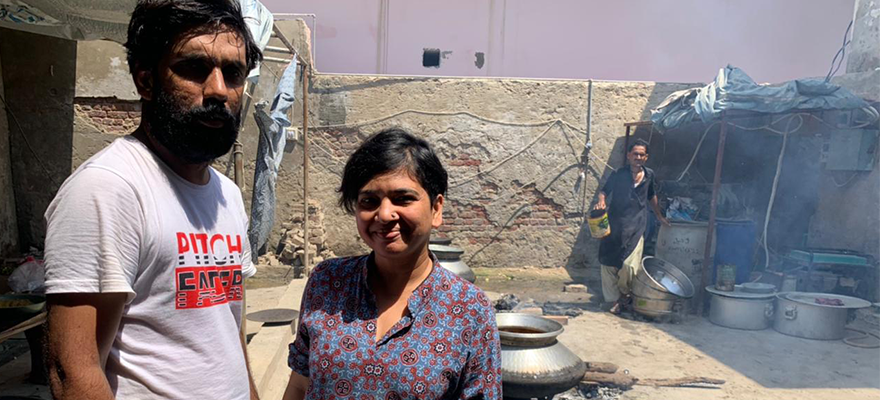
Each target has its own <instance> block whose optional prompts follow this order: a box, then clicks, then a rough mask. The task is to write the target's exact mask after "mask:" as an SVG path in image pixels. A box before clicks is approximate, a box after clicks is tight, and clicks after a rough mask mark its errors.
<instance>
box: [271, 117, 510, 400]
mask: <svg viewBox="0 0 880 400" xmlns="http://www.w3.org/2000/svg"><path fill="white" fill-rule="evenodd" d="M446 187H447V174H446V170H445V169H444V168H443V164H442V163H441V162H440V160H439V159H438V158H437V155H436V154H435V153H434V151H433V149H432V148H431V146H430V145H429V144H428V143H427V142H426V141H424V140H422V139H419V138H417V137H415V136H413V135H411V134H409V133H407V132H404V131H402V130H399V129H391V130H386V131H383V132H380V133H378V134H376V135H373V136H372V137H370V138H369V139H367V140H366V141H365V142H364V143H363V144H362V145H361V147H360V148H358V150H357V151H355V152H354V154H352V156H351V158H349V160H348V162H347V163H346V165H345V171H344V174H343V177H342V185H341V186H340V188H339V193H340V199H339V204H340V206H342V207H343V208H344V209H345V210H346V211H348V212H349V213H351V214H353V215H354V216H355V219H356V221H357V228H358V234H360V236H361V238H363V239H364V242H366V244H367V245H368V246H369V247H370V248H371V249H372V250H373V252H372V253H371V254H369V255H364V256H360V257H349V258H338V259H333V260H328V261H325V262H323V263H321V264H319V265H318V266H317V267H316V268H315V270H314V271H313V272H312V275H311V277H310V278H309V282H308V285H307V287H306V291H305V294H304V295H303V300H302V307H301V308H300V310H301V315H302V318H301V319H300V324H299V328H298V329H297V337H296V340H295V341H294V343H292V344H291V345H290V356H289V359H288V363H289V365H290V367H291V369H292V370H293V372H292V373H291V377H290V383H289V384H288V388H287V391H286V392H285V395H284V398H285V399H287V400H291V399H303V398H310V399H319V398H333V397H342V396H349V395H358V397H361V396H360V395H366V396H367V397H369V398H379V399H406V398H419V399H438V398H444V399H446V398H454V399H459V398H460V399H470V398H482V399H500V398H501V371H500V368H501V358H500V344H499V339H498V330H497V328H496V326H495V315H494V312H493V310H492V308H491V306H490V303H489V300H488V299H487V297H486V295H485V294H484V293H483V292H482V291H481V290H480V289H479V288H477V287H476V286H474V285H473V284H471V283H469V282H467V281H465V280H463V279H461V278H459V277H458V276H456V275H455V274H453V273H451V272H449V271H447V270H445V269H443V268H441V267H440V264H439V263H438V261H437V258H436V257H435V256H434V255H433V254H431V253H430V252H429V251H428V239H429V237H430V233H431V230H432V229H433V228H437V227H439V226H440V224H442V222H443V216H442V215H443V203H444V195H445V193H446Z"/></svg>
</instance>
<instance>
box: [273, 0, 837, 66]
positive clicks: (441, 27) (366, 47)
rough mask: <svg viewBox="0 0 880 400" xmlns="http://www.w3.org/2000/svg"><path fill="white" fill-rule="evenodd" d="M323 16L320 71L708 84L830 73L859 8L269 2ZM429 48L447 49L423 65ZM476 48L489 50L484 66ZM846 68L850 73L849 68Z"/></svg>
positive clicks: (781, 3) (723, 0)
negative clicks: (720, 79) (734, 72)
mask: <svg viewBox="0 0 880 400" xmlns="http://www.w3.org/2000/svg"><path fill="white" fill-rule="evenodd" d="M263 2H264V4H266V6H267V7H269V9H270V10H272V11H273V12H275V13H314V14H316V15H317V22H318V24H317V29H316V32H315V34H316V53H317V54H316V61H317V67H318V69H319V70H320V71H322V72H333V73H363V74H381V73H386V74H407V75H446V76H505V77H533V78H574V79H586V78H593V79H609V80H642V81H665V82H704V81H708V80H710V79H712V78H713V77H714V75H715V74H716V73H717V71H718V69H719V68H721V67H723V66H725V65H727V64H733V65H735V66H738V67H740V68H743V69H744V70H745V71H746V72H747V73H749V74H750V75H751V76H752V77H753V78H754V79H755V80H757V81H759V82H779V81H784V80H789V79H794V78H800V77H806V76H824V75H825V74H826V73H827V71H828V68H829V66H830V63H831V58H832V57H833V56H834V54H835V53H836V52H837V50H838V48H839V47H840V44H841V41H842V40H843V33H844V31H845V30H846V26H847V24H848V23H849V21H850V20H851V19H852V16H853V4H854V0H829V1H803V0H772V1H767V0H629V1H604V0H602V1H600V0H593V1H585V0H547V1H534V0H446V1H436V0H435V1H427V0H296V1H291V0H263ZM425 48H439V49H440V50H441V51H444V52H449V53H446V54H445V57H444V58H443V59H442V60H441V64H440V67H439V68H425V67H423V66H422V52H423V49H425ZM476 52H483V53H484V54H485V63H484V65H483V67H482V68H478V67H477V66H476V64H475V60H476V56H475V53H476ZM842 70H844V71H845V66H844V67H843V68H842Z"/></svg>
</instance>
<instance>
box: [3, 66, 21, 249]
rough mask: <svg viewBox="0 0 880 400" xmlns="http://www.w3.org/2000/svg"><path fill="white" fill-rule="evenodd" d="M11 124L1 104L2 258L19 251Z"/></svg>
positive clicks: (4, 106)
mask: <svg viewBox="0 0 880 400" xmlns="http://www.w3.org/2000/svg"><path fill="white" fill-rule="evenodd" d="M2 64H3V62H2V60H0V95H2V96H3V98H4V99H5V98H6V95H5V94H4V91H3V79H2V76H3V74H2V71H3V67H2ZM9 133H10V130H9V124H8V119H7V115H6V105H5V104H0V258H2V257H6V256H9V255H11V254H13V253H14V252H16V251H18V220H17V219H16V218H15V195H14V191H13V188H12V165H11V163H10V160H9V158H10V157H11V155H12V153H11V152H10V151H9Z"/></svg>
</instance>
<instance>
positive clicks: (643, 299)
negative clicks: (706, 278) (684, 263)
mask: <svg viewBox="0 0 880 400" xmlns="http://www.w3.org/2000/svg"><path fill="white" fill-rule="evenodd" d="M632 285H633V286H632V295H633V309H634V310H635V311H636V312H637V313H639V314H642V315H646V316H649V317H660V316H663V315H668V314H671V313H672V312H673V308H674V306H675V303H676V302H677V301H678V300H679V299H689V298H691V297H694V285H693V284H692V283H691V280H690V279H688V277H687V275H685V274H684V272H681V270H679V269H678V268H676V267H675V266H674V265H672V264H670V263H668V262H666V261H663V260H661V259H659V258H656V257H645V258H644V260H642V268H641V269H639V272H638V273H637V274H636V277H635V279H633V283H632Z"/></svg>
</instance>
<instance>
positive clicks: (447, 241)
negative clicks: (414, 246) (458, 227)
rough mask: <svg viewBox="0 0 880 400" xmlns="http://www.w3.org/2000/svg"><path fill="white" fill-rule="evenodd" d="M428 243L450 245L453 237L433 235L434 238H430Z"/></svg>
mask: <svg viewBox="0 0 880 400" xmlns="http://www.w3.org/2000/svg"><path fill="white" fill-rule="evenodd" d="M428 243H429V244H439V245H443V246H449V245H450V244H452V239H451V238H442V237H432V238H430V239H428Z"/></svg>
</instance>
